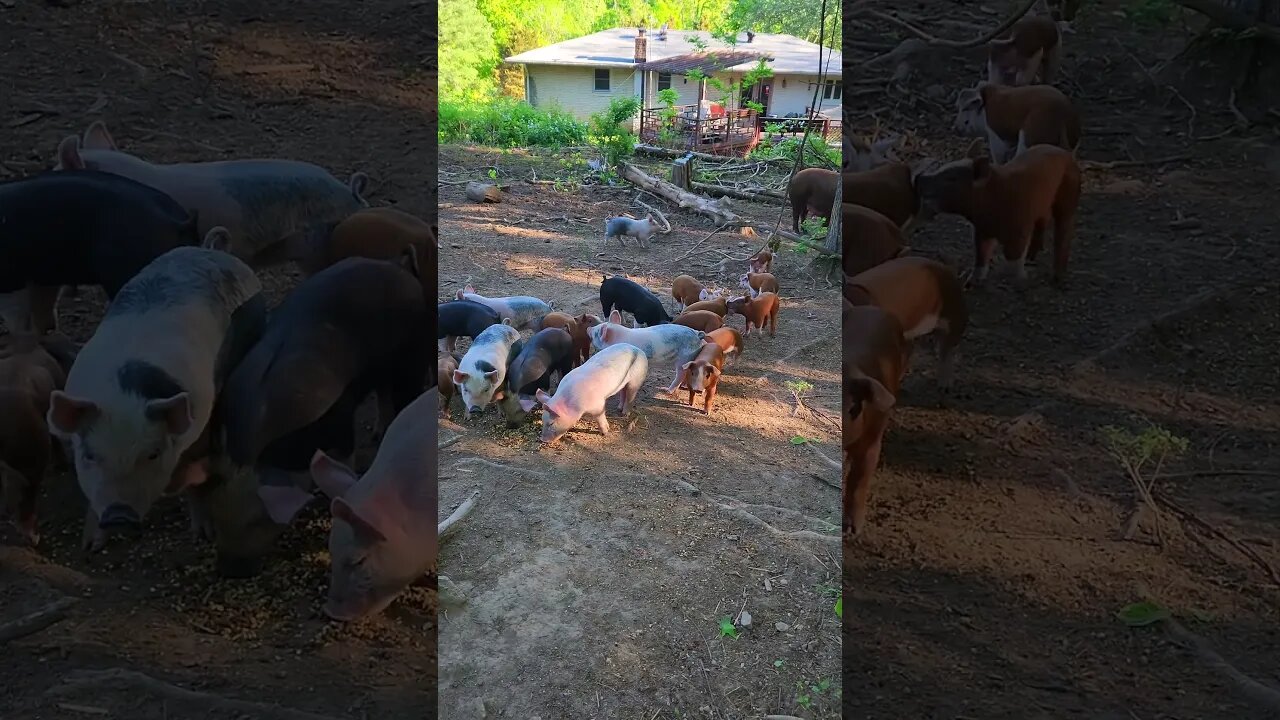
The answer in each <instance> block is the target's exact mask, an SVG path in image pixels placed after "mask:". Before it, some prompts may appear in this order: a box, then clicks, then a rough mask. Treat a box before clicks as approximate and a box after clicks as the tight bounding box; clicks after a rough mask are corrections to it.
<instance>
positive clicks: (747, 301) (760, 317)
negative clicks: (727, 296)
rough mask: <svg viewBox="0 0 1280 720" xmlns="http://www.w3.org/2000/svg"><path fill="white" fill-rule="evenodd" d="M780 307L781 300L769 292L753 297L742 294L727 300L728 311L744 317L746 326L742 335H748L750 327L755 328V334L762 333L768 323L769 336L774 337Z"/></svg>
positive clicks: (776, 330) (776, 332)
mask: <svg viewBox="0 0 1280 720" xmlns="http://www.w3.org/2000/svg"><path fill="white" fill-rule="evenodd" d="M781 309H782V302H781V300H779V299H778V296H777V295H775V294H774V293H771V292H764V293H760V294H759V295H757V296H756V297H754V298H751V297H746V296H745V295H744V296H742V297H738V298H734V299H732V300H730V301H729V312H731V313H735V314H738V315H741V316H742V317H744V318H746V321H747V326H746V329H745V331H744V332H743V334H744V335H750V334H751V328H752V327H754V328H756V330H757V331H758V332H757V334H759V335H763V334H764V328H765V326H766V325H768V326H769V337H776V336H777V334H778V311H779V310H781Z"/></svg>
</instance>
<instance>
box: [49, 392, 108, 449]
mask: <svg viewBox="0 0 1280 720" xmlns="http://www.w3.org/2000/svg"><path fill="white" fill-rule="evenodd" d="M97 414H98V406H97V405H96V404H94V403H93V402H92V401H89V400H78V399H76V398H73V397H71V396H70V395H67V394H66V393H64V392H62V391H61V390H54V391H53V394H52V395H50V396H49V414H48V421H49V429H50V430H52V431H53V433H54V434H55V435H58V436H60V437H64V438H65V437H68V436H71V435H74V434H76V432H77V431H79V430H80V428H82V427H84V423H85V422H86V421H88V420H92V419H93V418H94V417H95V416H96V415H97Z"/></svg>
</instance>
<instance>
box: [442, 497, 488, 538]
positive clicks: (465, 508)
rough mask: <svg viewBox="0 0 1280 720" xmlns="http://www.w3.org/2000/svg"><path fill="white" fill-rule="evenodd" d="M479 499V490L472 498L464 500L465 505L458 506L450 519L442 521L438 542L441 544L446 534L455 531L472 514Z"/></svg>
mask: <svg viewBox="0 0 1280 720" xmlns="http://www.w3.org/2000/svg"><path fill="white" fill-rule="evenodd" d="M479 497H480V491H479V490H476V491H475V492H473V493H471V497H469V498H467V499H466V500H464V501H463V503H462V504H461V505H459V506H458V509H457V510H454V511H453V513H452V514H451V515H449V517H447V518H445V519H444V520H443V521H441V523H440V525H439V526H438V527H437V529H436V541H437V542H439V541H440V540H443V539H444V537H445V534H446V533H448V532H449V531H450V530H451V529H453V527H454V526H455V525H456V524H458V523H459V522H461V521H462V519H463V518H465V517H466V516H468V515H470V514H471V511H472V510H474V509H475V506H476V499H477V498H479Z"/></svg>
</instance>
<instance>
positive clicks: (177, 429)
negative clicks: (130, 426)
mask: <svg viewBox="0 0 1280 720" xmlns="http://www.w3.org/2000/svg"><path fill="white" fill-rule="evenodd" d="M146 415H147V419H149V420H158V421H160V422H162V423H164V425H165V429H167V430H168V431H169V434H170V435H182V434H183V433H185V432H186V431H187V430H190V429H191V423H192V422H193V421H194V420H195V419H194V418H192V417H191V396H190V395H188V394H187V393H184V392H180V393H178V394H177V395H174V396H173V397H171V398H165V399H163V400H152V401H150V402H148V403H147V407H146Z"/></svg>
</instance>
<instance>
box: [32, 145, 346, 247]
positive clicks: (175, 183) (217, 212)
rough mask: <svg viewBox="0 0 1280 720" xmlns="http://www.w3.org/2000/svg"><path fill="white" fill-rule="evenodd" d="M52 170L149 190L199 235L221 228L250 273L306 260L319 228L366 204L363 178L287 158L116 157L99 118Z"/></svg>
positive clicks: (61, 149) (61, 154) (61, 152)
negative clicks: (108, 176)
mask: <svg viewBox="0 0 1280 720" xmlns="http://www.w3.org/2000/svg"><path fill="white" fill-rule="evenodd" d="M55 169H56V170H77V169H87V170H101V171H103V172H108V173H112V174H115V175H122V176H124V177H127V178H131V179H133V180H136V181H138V182H140V183H143V184H144V185H148V186H150V187H153V188H155V189H157V190H159V191H161V192H163V193H165V194H167V195H169V196H170V197H171V198H173V199H174V200H175V201H177V203H178V204H179V205H180V206H182V207H184V208H186V210H187V211H188V212H190V213H191V214H192V215H193V216H195V217H198V218H199V228H198V232H199V233H200V235H201V237H204V236H205V235H207V234H208V232H209V230H211V229H212V228H214V227H223V228H226V229H227V232H228V241H229V242H228V244H229V246H230V248H232V249H233V251H234V253H235V254H236V255H237V256H238V257H239V258H240V259H241V260H244V261H245V262H246V263H248V264H249V265H251V266H253V267H257V268H262V267H268V266H272V265H279V264H283V263H285V262H288V261H290V260H297V261H307V260H309V259H310V258H312V257H314V254H315V247H316V241H315V239H314V236H315V235H314V233H315V231H316V230H317V229H318V228H319V229H323V228H324V227H325V226H327V225H329V224H331V223H336V222H339V221H341V220H343V219H344V218H346V217H347V216H348V215H351V214H352V213H354V212H356V211H357V210H359V209H361V208H363V207H367V206H368V203H367V202H366V201H365V199H364V198H363V196H362V193H363V192H364V189H365V186H366V185H367V184H368V177H367V176H365V174H364V173H355V174H354V175H352V176H351V180H350V182H349V183H345V184H344V183H342V182H341V181H339V180H338V179H337V178H335V177H333V176H332V175H330V174H329V172H328V171H327V170H325V169H323V168H320V167H317V166H316V165H312V164H311V163H305V162H298V161H294V160H223V161H217V162H196V163H175V164H170V165H161V164H155V163H150V162H147V161H146V160H143V159H141V158H139V157H135V156H133V155H130V154H128V153H125V152H121V151H120V150H119V148H117V147H116V143H115V140H114V139H113V138H112V137H111V133H110V132H108V130H107V126H106V125H105V124H103V123H102V122H100V121H99V122H94V123H93V124H91V125H90V126H89V128H88V129H87V130H85V133H84V138H83V141H82V140H80V139H78V138H76V137H74V136H71V137H68V138H66V139H65V140H63V141H62V143H61V144H60V145H59V146H58V163H57V166H56V168H55ZM320 234H321V235H323V234H324V233H323V230H321V233H320Z"/></svg>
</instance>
